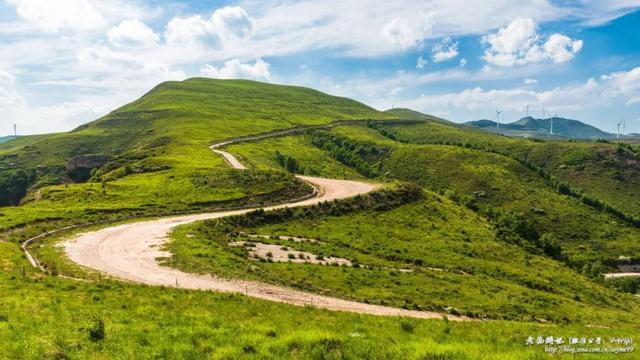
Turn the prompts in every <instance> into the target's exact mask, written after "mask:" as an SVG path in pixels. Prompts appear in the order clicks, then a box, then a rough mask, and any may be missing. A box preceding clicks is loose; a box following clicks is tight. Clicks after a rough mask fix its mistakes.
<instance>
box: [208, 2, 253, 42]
mask: <svg viewBox="0 0 640 360" xmlns="http://www.w3.org/2000/svg"><path fill="white" fill-rule="evenodd" d="M211 22H212V24H213V28H214V29H215V31H216V33H217V35H218V36H219V37H220V40H221V41H222V43H223V44H225V45H227V44H230V43H232V42H233V41H238V40H241V39H246V38H248V37H249V36H250V35H251V29H252V28H253V23H252V21H251V19H250V18H249V15H247V12H246V11H245V10H244V9H243V8H241V7H239V6H234V7H231V6H227V7H224V8H222V9H218V10H216V11H215V12H214V13H213V15H212V16H211Z"/></svg>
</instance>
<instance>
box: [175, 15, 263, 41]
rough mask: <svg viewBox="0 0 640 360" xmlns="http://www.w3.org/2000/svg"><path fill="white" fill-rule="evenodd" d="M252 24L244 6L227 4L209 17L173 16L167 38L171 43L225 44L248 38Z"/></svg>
mask: <svg viewBox="0 0 640 360" xmlns="http://www.w3.org/2000/svg"><path fill="white" fill-rule="evenodd" d="M252 26H253V23H252V21H251V19H250V18H249V16H248V15H247V12H246V11H245V10H244V9H243V8H241V7H238V6H234V7H229V6H227V7H224V8H221V9H218V10H216V11H214V12H213V14H212V15H211V17H210V18H209V19H206V18H203V17H202V16H201V15H194V16H190V17H187V18H180V17H176V18H173V19H172V20H171V21H169V23H168V24H167V29H166V32H165V39H166V41H167V43H169V44H181V43H182V44H184V43H186V44H194V43H200V42H210V43H211V42H220V43H221V44H222V45H223V46H224V45H229V44H231V43H233V42H234V41H238V40H242V39H246V38H248V37H249V36H250V34H251V29H252Z"/></svg>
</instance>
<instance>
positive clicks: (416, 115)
mask: <svg viewBox="0 0 640 360" xmlns="http://www.w3.org/2000/svg"><path fill="white" fill-rule="evenodd" d="M384 113H385V114H389V115H393V116H396V117H397V118H398V119H403V120H433V121H440V122H446V123H450V121H448V120H445V119H442V118H439V117H437V116H433V115H429V114H423V113H421V112H419V111H415V110H411V109H406V108H393V109H389V110H386V111H384Z"/></svg>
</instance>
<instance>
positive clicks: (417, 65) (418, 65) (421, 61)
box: [416, 55, 427, 69]
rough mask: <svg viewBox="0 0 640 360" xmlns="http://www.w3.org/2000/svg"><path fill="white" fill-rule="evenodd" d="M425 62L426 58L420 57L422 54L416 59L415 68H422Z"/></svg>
mask: <svg viewBox="0 0 640 360" xmlns="http://www.w3.org/2000/svg"><path fill="white" fill-rule="evenodd" d="M426 64H427V60H425V59H423V58H422V55H420V57H419V58H418V60H417V61H416V69H424V66H425V65H426Z"/></svg>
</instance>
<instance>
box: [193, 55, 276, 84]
mask: <svg viewBox="0 0 640 360" xmlns="http://www.w3.org/2000/svg"><path fill="white" fill-rule="evenodd" d="M200 73H201V74H202V75H204V76H208V77H212V78H218V79H236V78H243V79H254V80H267V81H270V80H271V73H270V71H269V64H268V63H267V62H265V61H263V60H262V59H257V60H256V62H255V63H254V64H253V65H252V64H243V63H241V62H240V60H238V59H233V60H228V61H226V62H225V63H224V66H223V67H221V68H217V67H215V66H212V65H209V64H206V65H205V66H203V67H202V69H200Z"/></svg>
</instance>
